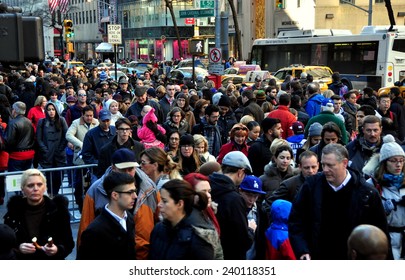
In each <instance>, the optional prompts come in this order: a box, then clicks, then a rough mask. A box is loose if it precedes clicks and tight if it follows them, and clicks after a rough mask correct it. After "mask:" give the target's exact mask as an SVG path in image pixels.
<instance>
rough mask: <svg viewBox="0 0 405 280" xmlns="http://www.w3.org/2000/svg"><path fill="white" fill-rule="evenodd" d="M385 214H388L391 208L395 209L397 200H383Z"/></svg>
mask: <svg viewBox="0 0 405 280" xmlns="http://www.w3.org/2000/svg"><path fill="white" fill-rule="evenodd" d="M383 206H384V210H385V214H386V215H389V214H390V213H391V211H392V210H394V211H396V210H397V202H396V201H395V200H394V199H387V200H384V201H383Z"/></svg>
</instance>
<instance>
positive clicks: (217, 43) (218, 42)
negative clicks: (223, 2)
mask: <svg viewBox="0 0 405 280" xmlns="http://www.w3.org/2000/svg"><path fill="white" fill-rule="evenodd" d="M215 47H216V48H220V47H221V15H220V14H219V0H215Z"/></svg>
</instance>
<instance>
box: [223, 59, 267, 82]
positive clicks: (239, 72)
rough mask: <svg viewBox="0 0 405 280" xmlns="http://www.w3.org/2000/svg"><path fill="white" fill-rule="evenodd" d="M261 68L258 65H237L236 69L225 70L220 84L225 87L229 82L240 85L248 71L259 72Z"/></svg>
mask: <svg viewBox="0 0 405 280" xmlns="http://www.w3.org/2000/svg"><path fill="white" fill-rule="evenodd" d="M260 70H261V68H260V66H259V65H253V64H244V65H239V66H238V67H235V66H233V67H231V68H228V69H225V71H224V75H222V76H221V83H222V85H223V86H226V85H227V84H228V83H229V82H230V81H232V83H233V84H235V85H237V84H242V83H243V82H244V81H245V77H246V74H247V73H248V72H249V71H260Z"/></svg>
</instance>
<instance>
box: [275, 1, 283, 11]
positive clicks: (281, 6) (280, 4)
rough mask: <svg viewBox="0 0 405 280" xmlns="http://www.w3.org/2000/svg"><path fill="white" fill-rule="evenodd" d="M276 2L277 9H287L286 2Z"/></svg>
mask: <svg viewBox="0 0 405 280" xmlns="http://www.w3.org/2000/svg"><path fill="white" fill-rule="evenodd" d="M275 1H276V9H284V8H285V0H275Z"/></svg>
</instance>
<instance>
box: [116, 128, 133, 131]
mask: <svg viewBox="0 0 405 280" xmlns="http://www.w3.org/2000/svg"><path fill="white" fill-rule="evenodd" d="M117 130H119V131H131V128H117Z"/></svg>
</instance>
